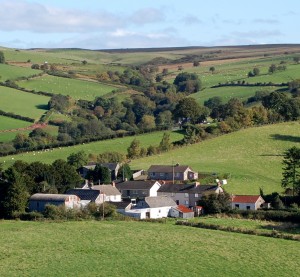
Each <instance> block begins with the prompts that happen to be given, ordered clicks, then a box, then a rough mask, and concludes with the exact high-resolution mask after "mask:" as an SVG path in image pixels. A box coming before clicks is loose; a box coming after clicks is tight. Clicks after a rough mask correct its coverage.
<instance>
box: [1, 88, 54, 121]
mask: <svg viewBox="0 0 300 277" xmlns="http://www.w3.org/2000/svg"><path fill="white" fill-rule="evenodd" d="M0 100H1V101H0V110H3V111H5V112H11V113H14V114H18V115H22V116H27V117H30V118H34V119H39V118H40V117H41V115H42V114H43V113H44V112H45V110H46V107H47V103H48V101H49V100H50V97H47V96H43V95H35V94H32V93H26V92H22V91H19V90H16V89H12V88H8V87H0Z"/></svg>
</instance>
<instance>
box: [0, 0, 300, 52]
mask: <svg viewBox="0 0 300 277" xmlns="http://www.w3.org/2000/svg"><path fill="white" fill-rule="evenodd" d="M299 19H300V1H299V0H285V1H279V0H250V1H243V0H211V1H210V0H205V1H202V0H185V1H184V0H105V1H103V0H80V1H77V0H45V1H37V0H0V46H3V47H11V48H20V49H28V48H85V49H116V48H117V49H120V48H122V49H123V48H151V47H182V46H226V45H250V44H285V43H293V44H298V43H300V33H299V27H300V20H299Z"/></svg>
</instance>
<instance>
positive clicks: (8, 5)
mask: <svg viewBox="0 0 300 277" xmlns="http://www.w3.org/2000/svg"><path fill="white" fill-rule="evenodd" d="M0 18H1V24H0V30H2V31H17V30H18V31H20V30H21V31H32V32H41V33H67V32H73V33H84V32H86V31H87V30H88V31H97V30H99V29H101V28H115V27H116V26H118V25H122V23H123V21H122V19H120V18H118V17H116V16H115V15H113V14H110V13H107V12H104V11H98V12H94V13H88V12H83V11H80V10H64V9H58V8H53V7H48V6H45V5H42V4H38V3H29V2H26V1H20V0H19V1H18V0H17V1H3V2H2V3H1V9H0Z"/></svg>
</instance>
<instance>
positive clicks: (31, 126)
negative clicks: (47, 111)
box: [0, 123, 48, 133]
mask: <svg viewBox="0 0 300 277" xmlns="http://www.w3.org/2000/svg"><path fill="white" fill-rule="evenodd" d="M47 126H48V124H47V123H36V124H33V125H30V126H28V127H23V128H15V129H6V130H2V131H0V133H13V132H18V131H30V130H34V129H37V128H45V127H47Z"/></svg>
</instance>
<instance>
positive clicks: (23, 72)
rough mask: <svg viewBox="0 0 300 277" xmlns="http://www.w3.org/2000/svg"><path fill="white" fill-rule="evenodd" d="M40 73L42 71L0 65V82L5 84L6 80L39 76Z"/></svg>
mask: <svg viewBox="0 0 300 277" xmlns="http://www.w3.org/2000/svg"><path fill="white" fill-rule="evenodd" d="M40 72H42V71H40V70H34V69H31V68H24V67H19V66H14V65H7V64H1V63H0V81H1V82H5V81H6V80H14V79H16V78H19V77H29V76H32V75H35V74H39V73H40Z"/></svg>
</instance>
